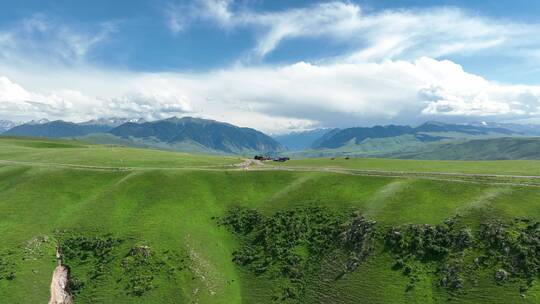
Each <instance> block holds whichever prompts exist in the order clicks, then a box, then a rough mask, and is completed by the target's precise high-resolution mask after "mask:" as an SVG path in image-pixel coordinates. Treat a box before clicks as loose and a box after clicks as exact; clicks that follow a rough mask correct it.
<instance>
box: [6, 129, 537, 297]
mask: <svg viewBox="0 0 540 304" xmlns="http://www.w3.org/2000/svg"><path fill="white" fill-rule="evenodd" d="M13 140H18V139H9V140H4V139H2V140H0V142H1V144H2V149H1V150H0V154H1V155H0V160H15V161H21V162H16V163H10V162H2V163H0V214H1V215H2V216H1V217H0V235H1V236H2V242H0V299H2V300H3V301H6V302H7V303H17V302H21V299H24V301H23V302H28V303H43V302H45V301H47V299H48V296H49V294H48V293H49V285H50V280H51V275H52V271H53V269H54V267H55V266H56V262H55V258H54V257H55V245H56V244H57V243H60V244H61V245H62V244H66V243H67V244H69V247H70V248H73V249H74V253H73V254H69V255H68V253H67V252H66V257H65V258H66V260H65V263H66V264H67V265H68V266H70V267H71V270H72V273H73V276H74V278H78V280H79V283H84V284H83V285H80V288H79V292H78V297H76V301H77V302H78V303H95V302H98V303H193V302H198V303H273V302H275V300H273V298H274V296H275V294H276V293H277V294H279V291H280V290H281V289H280V286H287V285H288V284H290V282H289V279H290V278H285V279H283V280H281V281H280V283H281V284H275V281H274V280H269V279H268V277H266V275H268V274H270V273H272V269H270V270H268V271H267V272H265V273H264V274H262V275H261V274H257V273H255V272H253V271H252V269H251V267H249V265H247V264H246V266H242V265H240V264H238V263H237V262H235V261H233V258H234V257H235V252H240V249H241V248H243V244H245V243H244V241H245V240H244V239H243V237H242V236H239V235H238V234H235V233H232V232H231V231H230V230H229V228H228V226H224V225H221V224H220V219H223V218H225V217H226V216H227V215H228V214H229V212H230V210H233V209H234V208H239V209H240V210H253V211H255V212H256V213H253V214H256V215H255V216H254V218H255V221H259V220H261V219H262V220H269V219H272V218H274V216H276V215H277V214H281V215H282V216H286V215H287V214H288V213H290V212H291V211H294V210H297V211H298V210H300V211H301V210H315V211H316V212H319V214H321V216H320V217H318V219H326V220H327V221H326V220H325V221H323V222H311V220H309V222H310V223H316V225H319V224H321V225H323V224H324V225H325V223H332V222H335V221H338V222H337V223H344V224H345V226H342V225H337V226H335V227H338V228H337V229H343V227H346V226H347V223H349V224H350V223H354V222H353V221H351V219H354V217H351V216H350V215H351V214H359V215H362V216H363V218H364V221H365V222H363V221H358V222H357V224H358V225H357V227H363V226H362V223H371V221H376V224H375V226H374V227H377V228H375V229H377V231H381V233H378V234H377V238H379V237H384V236H385V235H386V233H388V232H389V231H391V230H390V229H392V228H393V227H400V229H401V230H402V231H408V229H409V228H408V227H411V226H410V225H420V226H419V227H424V226H423V225H425V224H428V225H430V227H437V225H441V224H444V221H445V220H446V219H448V218H452V217H454V216H456V215H458V214H459V215H460V217H459V221H458V224H456V225H455V226H454V227H455V229H457V230H456V231H461V228H462V227H470V229H471V233H472V234H473V235H474V236H475V238H476V239H477V240H478V238H480V237H481V236H482V234H481V231H490V230H485V229H484V228H483V227H485V224H489V223H502V225H503V228H504V229H505V231H506V232H507V233H506V232H505V233H503V234H502V239H503V240H504V239H505V238H507V237H511V238H512V240H515V238H516V237H518V236H519V235H520V234H521V233H522V232H523V231H524V232H525V233H528V232H527V231H529V230H527V227H528V226H529V225H534V223H535V222H536V221H540V189H539V188H537V187H526V186H510V185H505V186H500V185H493V184H489V183H486V184H484V183H462V182H452V181H442V180H429V179H416V178H394V177H373V176H361V175H351V174H341V173H339V172H322V171H273V170H266V171H256V170H247V171H244V170H228V169H227V170H206V168H205V167H202V166H206V164H201V168H200V169H198V168H195V166H191V165H189V166H185V167H184V168H187V169H183V170H168V168H169V167H171V164H174V163H175V164H182V163H186V162H191V161H192V160H193V159H195V160H197V159H199V156H197V155H194V156H192V155H187V154H182V153H171V154H166V155H171V156H170V158H168V157H164V158H163V159H162V158H161V153H162V152H160V151H152V150H137V149H134V150H133V152H131V150H130V151H128V152H131V153H135V155H141V154H138V153H139V151H140V152H144V153H148V154H147V155H148V157H149V158H150V164H149V163H146V160H145V158H137V157H134V158H133V163H132V164H131V166H132V167H134V166H135V165H137V167H138V168H146V169H144V170H140V169H137V170H131V169H126V170H115V169H112V168H110V169H106V168H104V169H101V170H95V169H92V168H84V167H64V166H42V165H34V164H33V162H36V163H47V162H49V163H53V162H54V163H56V162H62V161H63V159H66V160H70V163H73V164H88V165H92V163H93V162H94V161H95V160H98V161H99V163H98V164H97V165H100V166H103V167H105V166H106V165H107V164H108V163H113V164H114V163H115V161H116V159H115V158H111V154H110V152H108V151H106V150H107V149H111V147H102V146H96V147H94V148H72V147H69V148H67V147H66V148H58V147H55V148H50V147H49V148H35V147H28V146H24V147H20V145H15V144H13V143H10V142H8V141H13ZM27 141H28V140H27ZM37 141H40V140H37ZM60 142H61V143H64V141H59V143H60ZM68 142H71V141H68ZM115 148H116V147H115ZM86 149H94V150H91V151H93V152H94V153H93V154H91V153H85V151H87V150H86ZM123 149H127V148H123ZM67 150H69V151H67ZM19 154H20V155H19ZM173 156H174V157H173ZM184 157H185V159H184ZM205 157H206V156H202V158H203V159H204V158H205ZM224 159H225V160H227V158H212V160H216V161H217V162H218V163H219V161H222V160H224ZM233 160H234V161H238V160H236V159H233ZM23 161H25V162H24V163H23ZM328 162H330V160H328ZM343 162H345V160H343ZM373 162H374V163H375V164H376V165H377V166H381V163H379V162H378V161H377V160H373ZM383 165H384V164H383ZM432 166H433V167H437V166H439V168H442V167H443V165H438V164H437V163H436V162H433V163H432ZM529 166H530V168H534V166H537V165H536V163H535V162H529ZM501 167H503V166H501ZM159 168H164V169H159ZM395 168H399V163H392V164H391V165H390V164H389V165H388V166H387V167H382V169H388V170H394V169H395ZM496 169H497V168H492V170H493V171H496ZM440 170H442V169H440ZM501 170H502V171H503V173H504V169H501ZM315 211H314V212H305V211H301V212H300V213H298V214H297V215H299V216H300V218H303V217H304V216H305V218H308V219H310V218H312V217H313V216H312V215H315V214H317V213H316V212H315ZM354 212H356V213H354ZM519 218H527V219H529V220H530V222H529V223H526V222H522V221H519V222H514V219H519ZM482 224H484V225H482ZM460 225H461V226H460ZM310 227H312V225H310ZM493 227H496V226H493ZM379 229H380V230H379ZM274 231H276V230H274ZM277 231H278V232H279V231H283V230H279V229H278V230H277ZM314 231H322V230H321V229H319V228H317V229H316V230H314ZM339 231H340V232H343V230H339ZM495 231H498V230H497V229H496V230H495ZM312 232H313V231H312ZM312 232H310V233H308V234H303V235H300V236H299V237H298V238H295V239H296V240H298V243H299V244H300V243H301V244H304V245H302V246H294V247H292V249H291V250H290V251H289V252H292V253H294V254H295V256H296V255H298V256H300V257H301V258H302V260H308V259H310V257H312V256H313V257H317V261H318V263H317V266H318V267H319V269H318V270H317V271H312V270H311V269H307V270H306V271H305V273H306V274H307V275H305V276H304V277H303V280H302V286H303V287H302V288H303V291H302V297H303V298H302V299H303V300H304V302H305V303H411V302H412V303H414V302H416V303H446V302H447V300H448V298H449V297H450V296H451V297H452V299H453V300H452V302H453V303H515V302H519V301H521V302H523V303H538V301H540V288H539V285H538V278H533V279H532V280H531V282H530V284H528V283H527V280H528V277H527V276H528V274H526V273H521V272H519V271H518V272H516V273H512V271H511V269H510V267H509V266H511V265H516V264H515V260H512V259H509V260H506V261H504V260H501V261H497V260H493V261H489V260H488V261H486V263H488V264H487V266H482V267H486V268H481V269H480V270H479V271H478V272H477V277H476V285H474V284H472V283H474V282H472V281H468V280H465V281H464V284H465V286H464V288H463V289H461V291H460V292H457V293H456V294H451V293H450V291H449V290H448V288H442V287H441V286H439V284H440V280H441V279H442V277H441V276H440V274H439V273H436V272H434V271H436V268H432V267H431V265H429V264H426V263H424V262H423V261H422V259H419V258H417V257H416V256H414V257H413V256H410V257H408V258H407V257H406V256H407V252H408V251H407V250H408V249H406V248H407V247H404V248H405V249H403V250H400V251H394V250H388V251H384V252H383V253H382V254H378V253H379V252H382V251H377V250H383V249H384V247H381V246H384V244H382V243H380V242H379V241H377V242H375V243H374V248H373V251H371V252H372V253H371V254H370V255H368V256H367V257H366V258H365V259H362V261H361V262H359V263H357V265H356V266H355V267H353V268H352V269H351V271H348V272H347V273H346V274H344V275H343V276H342V277H341V278H340V279H338V280H335V278H336V269H343V264H342V263H338V262H339V261H341V260H340V259H333V258H332V257H333V256H332V255H330V256H328V255H327V251H325V250H323V251H324V253H323V254H321V255H318V256H317V255H313V254H312V252H313V250H314V249H317V248H319V247H318V246H316V245H313V246H312V245H309V244H307V243H306V240H307V241H309V242H311V244H320V243H325V244H326V243H329V244H332V242H326V239H324V238H323V239H322V242H321V240H319V239H318V235H319V234H317V233H312ZM252 233H253V232H252ZM332 233H333V232H330V233H329V234H326V233H323V234H322V235H323V236H325V235H333V234H332ZM336 233H337V232H336ZM272 235H274V234H272ZM341 235H342V234H341V233H340V236H341ZM354 235H355V234H350V236H351V237H349V239H351V240H358V239H357V238H355V237H352V236H354ZM276 237H277V234H276ZM109 239H110V240H111V241H110V242H109V241H108V240H109ZM345 239H347V238H345ZM333 240H334V239H333ZM337 240H343V238H342V237H340V238H337ZM277 241H279V240H277ZM109 243H111V244H112V245H111V246H109ZM85 244H86V245H85ZM96 244H101V245H96ZM353 244H357V243H356V242H353ZM381 244H382V245H381ZM479 244H487V243H485V242H483V241H482V242H480V243H479ZM517 244H518V245H519V243H517ZM64 246H65V245H64ZM81 246H83V247H84V248H89V249H90V250H86V249H85V250H82V251H81V250H80V249H77V248H80V247H81ZM489 246H490V248H487V247H486V248H483V247H481V248H478V250H479V251H484V250H494V252H495V253H496V252H500V250H501V249H500V248H502V250H503V252H505V251H504V250H505V249H504V247H500V243H497V242H494V243H493V244H491V245H489ZM521 247H522V246H521V245H520V246H515V247H514V246H512V247H510V249H509V250H510V253H511V254H510V257H512V256H518V255H519V254H520V251H519V250H520V248H521ZM96 248H97V252H98V254H97V255H96V254H94V251H96V250H94V249H96ZM99 248H106V250H101V249H99ZM109 248H110V249H109ZM310 248H312V249H310ZM321 248H324V246H322V247H321ZM344 248H345V247H344ZM350 248H353V249H354V246H353V247H350ZM362 248H363V247H362ZM366 248H367V247H366ZM531 248H532V247H531ZM310 250H311V251H310ZM467 250H469V251H471V249H467ZM474 250H476V249H474ZM474 250H472V251H474ZM64 251H69V250H68V249H65V250H64ZM85 252H86V255H84V256H86V258H85V259H83V255H82V254H85ZM100 252H101V253H100ZM101 256H103V257H104V258H101ZM285 256H287V255H285ZM492 256H495V255H492ZM467 257H469V255H468V256H467ZM470 257H472V255H470ZM399 258H401V259H403V262H404V263H403V268H402V269H401V270H396V269H392V267H393V265H394V264H395V263H396V261H397V260H398V259H399ZM450 258H452V259H453V254H452V255H451V256H450ZM464 262H465V264H464V265H466V266H467V265H473V264H471V263H474V258H472V260H469V259H468V258H466V259H464ZM96 263H98V264H99V265H104V267H105V268H104V269H107V271H104V272H103V273H104V274H103V275H98V276H97V278H93V279H91V277H92V276H94V275H95V273H92V272H91V271H90V269H95V267H93V266H92V265H96ZM490 263H500V264H497V265H495V264H490ZM281 264H282V261H280V262H278V263H277V264H273V265H274V266H272V267H270V268H275V267H277V266H279V265H281ZM505 264H507V265H505ZM351 265H355V263H354V262H352V263H351ZM452 265H454V264H449V267H448V269H449V272H450V274H451V273H453V272H452V270H451V269H452V267H450V266H452ZM490 265H491V266H490ZM407 266H410V268H411V270H412V271H411V276H408V275H405V274H404V273H403V270H404V269H405V268H406V267H407ZM467 267H468V266H467ZM513 267H516V269H519V265H516V266H513ZM499 268H502V269H504V270H505V271H506V272H507V275H508V280H507V281H505V282H504V283H500V282H497V281H495V280H494V274H495V273H496V271H497V270H498V269H499ZM434 269H435V270H434ZM531 269H532V268H531ZM291 273H292V272H291ZM411 278H415V279H414V288H412V289H410V290H409V291H406V289H407V285H408V284H410V283H411ZM276 279H278V280H280V279H279V278H276ZM450 279H452V278H450ZM469 284H470V285H469ZM521 287H526V288H527V290H526V292H525V298H522V297H521V296H520V288H521Z"/></svg>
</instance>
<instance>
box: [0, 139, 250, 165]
mask: <svg viewBox="0 0 540 304" xmlns="http://www.w3.org/2000/svg"><path fill="white" fill-rule="evenodd" d="M0 160H9V161H17V162H30V163H45V164H68V165H80V166H95V167H147V168H148V167H157V168H164V169H166V168H183V167H191V166H195V167H201V166H224V165H231V164H235V163H239V162H240V161H241V160H240V159H239V158H237V157H223V156H222V157H217V156H213V155H204V154H196V155H195V154H187V153H179V152H168V151H162V150H150V149H136V148H127V147H123V146H115V145H94V144H86V143H84V142H81V141H76V140H55V141H51V140H46V139H33V140H28V139H25V138H0Z"/></svg>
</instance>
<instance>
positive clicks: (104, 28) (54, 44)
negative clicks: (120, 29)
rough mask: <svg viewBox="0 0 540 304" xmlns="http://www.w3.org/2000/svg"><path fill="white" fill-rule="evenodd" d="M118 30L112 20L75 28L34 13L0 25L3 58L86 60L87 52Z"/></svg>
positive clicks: (15, 61) (24, 61)
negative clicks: (86, 28)
mask: <svg viewBox="0 0 540 304" xmlns="http://www.w3.org/2000/svg"><path fill="white" fill-rule="evenodd" d="M116 30H117V29H116V25H115V23H112V22H104V23H100V24H97V25H92V26H91V29H89V30H87V31H83V30H76V29H74V28H73V27H70V26H66V25H64V24H62V23H59V22H57V21H55V20H53V19H51V18H50V17H47V16H45V15H42V14H35V15H32V16H31V17H29V18H26V19H23V20H22V21H20V22H19V23H17V24H15V25H14V26H13V27H11V28H4V29H0V60H2V61H4V62H10V63H11V64H13V65H15V64H34V63H36V62H40V61H44V60H46V61H47V63H48V64H74V63H83V62H84V61H85V59H86V56H87V54H88V52H89V51H90V50H92V49H93V48H94V47H96V46H97V45H98V44H99V43H101V42H103V41H104V40H105V39H107V38H108V37H109V35H110V34H111V33H113V32H115V31H116ZM45 58H46V59H45Z"/></svg>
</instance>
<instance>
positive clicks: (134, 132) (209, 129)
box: [2, 117, 285, 154]
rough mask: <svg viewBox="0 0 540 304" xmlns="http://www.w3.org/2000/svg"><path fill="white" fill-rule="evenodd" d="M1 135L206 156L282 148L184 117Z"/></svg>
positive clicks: (245, 131)
mask: <svg viewBox="0 0 540 304" xmlns="http://www.w3.org/2000/svg"><path fill="white" fill-rule="evenodd" d="M2 135H4V136H31V137H48V138H79V139H82V140H86V141H91V142H95V143H101V144H108V143H109V144H122V145H131V146H138V147H153V148H161V149H169V150H179V151H188V152H205V153H228V154H252V153H267V154H273V153H279V152H282V151H284V150H285V148H284V147H283V146H282V145H281V144H279V143H278V142H277V141H275V140H274V139H273V138H271V137H270V136H268V135H266V134H264V133H262V132H260V131H257V130H254V129H250V128H241V127H237V126H234V125H231V124H228V123H223V122H218V121H214V120H208V119H201V118H193V117H184V118H176V117H173V118H168V119H164V120H158V121H153V122H147V121H144V120H143V119H121V118H108V119H100V120H91V121H87V122H82V123H73V122H66V121H61V120H56V121H43V122H41V123H36V122H29V123H25V124H22V125H18V126H14V127H12V128H10V129H9V130H7V131H5V132H3V133H2Z"/></svg>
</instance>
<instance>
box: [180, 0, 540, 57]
mask: <svg viewBox="0 0 540 304" xmlns="http://www.w3.org/2000/svg"><path fill="white" fill-rule="evenodd" d="M197 3H198V5H196V6H195V7H191V9H190V10H188V11H185V14H186V15H187V16H189V17H190V19H204V20H213V21H214V22H216V23H217V24H219V25H220V26H222V27H224V28H227V29H230V28H242V27H243V28H253V29H256V33H257V45H256V46H255V47H254V49H253V53H254V54H255V55H256V56H258V57H264V56H266V55H267V54H269V53H270V52H272V51H274V50H275V49H276V48H277V47H278V46H279V44H280V43H282V42H283V41H284V40H287V39H292V38H298V37H317V38H321V37H322V38H325V39H327V40H328V41H331V42H335V43H340V44H343V45H346V46H347V47H348V48H349V49H351V50H352V51H351V52H350V53H349V54H346V55H344V56H343V57H345V58H346V59H347V60H349V61H352V62H356V61H372V60H377V61H379V60H385V59H411V58H418V57H419V56H427V57H432V58H440V57H443V56H448V55H454V54H460V55H471V54H476V53H478V52H481V51H484V50H487V49H489V50H494V51H496V52H501V53H505V54H510V53H508V52H507V51H508V50H512V51H513V53H512V54H511V56H529V57H530V56H531V55H532V54H535V53H536V54H537V53H538V52H539V50H540V41H539V40H538V39H536V36H537V33H538V32H539V31H540V25H539V24H521V23H517V22H511V21H508V20H498V19H494V18H488V17H482V16H478V15H476V14H472V13H469V12H467V11H463V10H461V9H458V8H447V7H442V8H430V9H414V10H404V9H403V10H383V11H379V12H364V11H362V8H361V7H360V6H358V5H356V4H353V3H349V2H340V1H335V2H324V3H318V4H314V5H311V6H307V7H302V8H295V9H288V10H283V11H272V12H258V11H252V10H249V9H246V8H243V9H236V10H235V9H233V5H232V4H233V1H230V0H199V1H198V2H197ZM342 59H343V58H340V60H342Z"/></svg>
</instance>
